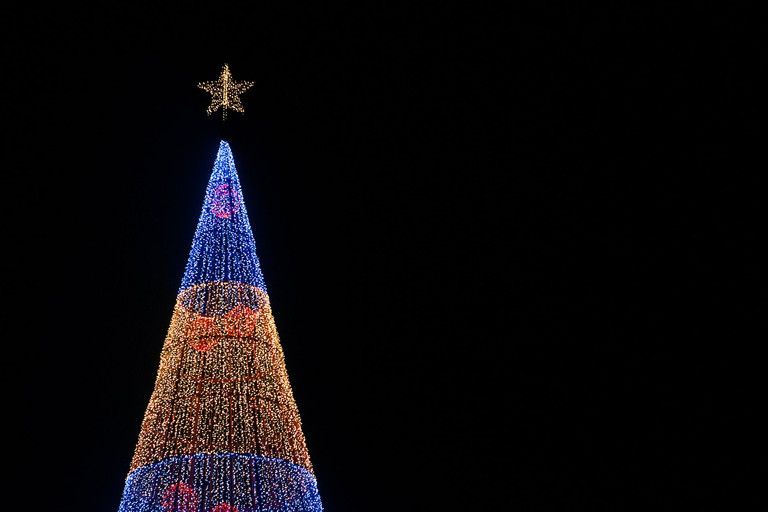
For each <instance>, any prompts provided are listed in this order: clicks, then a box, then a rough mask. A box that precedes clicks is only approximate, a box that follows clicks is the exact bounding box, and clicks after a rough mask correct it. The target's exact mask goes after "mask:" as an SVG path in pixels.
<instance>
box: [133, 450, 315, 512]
mask: <svg viewBox="0 0 768 512" xmlns="http://www.w3.org/2000/svg"><path fill="white" fill-rule="evenodd" d="M181 489H183V493H182V492H180V490H181ZM222 505H227V506H222ZM217 507H218V509H219V510H226V511H227V512H229V511H231V512H234V511H235V510H236V511H238V512H272V511H280V512H320V511H322V509H323V507H322V504H321V502H320V496H319V494H318V492H317V482H316V480H315V477H314V476H313V475H312V473H310V472H309V471H307V470H306V469H305V468H302V467H301V466H297V465H295V464H291V463H290V462H287V461H284V460H282V459H271V458H267V457H258V456H256V455H252V454H234V453H227V454H204V453H198V454H195V455H185V456H180V457H173V458H169V459H165V460H163V461H160V462H157V463H155V464H150V465H147V466H142V467H140V468H138V469H136V470H135V471H133V472H132V473H131V474H130V475H128V479H127V480H126V485H125V492H124V493H123V500H122V502H121V503H120V509H119V511H118V512H171V511H173V512H193V511H194V512H197V511H203V510H205V511H213V510H215V509H216V508H217Z"/></svg>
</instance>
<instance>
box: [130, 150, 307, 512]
mask: <svg viewBox="0 0 768 512" xmlns="http://www.w3.org/2000/svg"><path fill="white" fill-rule="evenodd" d="M321 510H322V504H321V501H320V496H319V494H318V492H317V482H316V480H315V476H314V473H313V470H312V465H311V463H310V461H309V455H308V454H307V448H306V444H305V442H304V434H303V432H302V429H301V421H300V419H299V413H298V410H297V408H296V403H295V401H294V398H293V393H292V391H291V386H290V384H289V382H288V376H287V373H286V370H285V364H284V357H283V351H282V348H281V345H280V341H279V339H278V336H277V331H276V329H275V322H274V319H273V317H272V311H271V308H270V304H269V296H268V295H267V289H266V287H265V286H264V280H263V278H262V274H261V268H260V266H259V260H258V258H257V257H256V246H255V243H254V239H253V233H252V231H251V227H250V223H249V222H248V215H247V213H246V210H245V203H244V202H243V196H242V191H241V189H240V181H239V179H238V176H237V171H236V170H235V163H234V160H233V158H232V152H231V150H230V147H229V145H228V144H227V143H226V142H224V141H222V142H221V145H220V147H219V152H218V155H217V156H216V162H215V164H214V167H213V173H212V174H211V178H210V181H209V183H208V189H207V191H206V195H205V201H204V203H203V211H202V213H201V215H200V221H199V223H198V226H197V231H196V233H195V237H194V241H193V243H192V250H191V252H190V255H189V262H188V263H187V268H186V271H185V273H184V279H183V280H182V283H181V288H180V289H179V294H178V297H177V299H176V306H175V308H174V311H173V317H172V319H171V325H170V328H169V329H168V334H167V336H166V339H165V343H164V345H163V350H162V354H161V358H160V369H159V370H158V374H157V380H156V382H155V389H154V391H153V393H152V397H151V399H150V402H149V406H148V407H147V410H146V413H145V415H144V421H143V423H142V426H141V434H140V436H139V441H138V445H137V446H136V451H135V454H134V457H133V461H132V463H131V468H130V472H129V474H128V477H127V479H126V483H125V490H124V492H123V499H122V502H121V504H120V509H119V512H150V511H151V512H267V511H285V512H300V511H301V512H304V511H308V512H317V511H321Z"/></svg>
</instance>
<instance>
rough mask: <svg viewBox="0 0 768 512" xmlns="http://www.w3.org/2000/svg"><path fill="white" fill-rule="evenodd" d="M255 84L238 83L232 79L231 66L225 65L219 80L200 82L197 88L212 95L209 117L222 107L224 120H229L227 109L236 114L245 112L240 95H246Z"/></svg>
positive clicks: (208, 111)
mask: <svg viewBox="0 0 768 512" xmlns="http://www.w3.org/2000/svg"><path fill="white" fill-rule="evenodd" d="M252 85H253V82H246V81H238V80H234V79H233V78H232V73H231V72H230V71H229V65H228V64H224V67H223V68H222V69H221V75H220V76H219V79H218V80H214V81H211V82H199V83H198V84H197V86H198V87H199V88H200V89H203V90H204V91H206V92H209V93H210V94H211V104H210V106H209V107H208V110H207V111H206V112H207V114H208V115H211V114H212V113H213V112H216V111H217V110H218V109H219V107H221V112H222V115H223V118H224V119H225V120H226V119H227V109H229V108H231V109H232V110H234V111H236V112H241V113H242V112H244V111H245V110H244V109H243V104H242V103H241V102H240V96H239V95H240V94H242V93H244V92H245V91H246V90H247V89H248V88H249V87H251V86H252Z"/></svg>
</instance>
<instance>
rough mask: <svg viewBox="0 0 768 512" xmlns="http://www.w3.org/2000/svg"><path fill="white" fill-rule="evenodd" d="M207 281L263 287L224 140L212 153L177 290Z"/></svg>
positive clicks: (241, 196) (232, 166) (233, 168)
mask: <svg viewBox="0 0 768 512" xmlns="http://www.w3.org/2000/svg"><path fill="white" fill-rule="evenodd" d="M211 282H238V283H243V284H247V285H251V286H256V287H258V288H261V289H262V290H264V292H266V291H267V289H266V286H264V278H263V276H262V274H261V267H260V265H259V259H258V258H257V257H256V243H255V241H254V239H253V232H252V231H251V226H250V223H249V222H248V214H247V212H246V210H245V203H244V202H243V194H242V190H241V188H240V179H239V178H238V176H237V170H236V169H235V160H234V158H233V157H232V150H231V149H230V147H229V144H227V143H226V142H225V141H221V144H220V146H219V152H218V154H217V155H216V162H215V163H214V165H213V173H212V174H211V178H210V180H209V182H208V188H207V190H206V194H205V202H204V204H203V211H202V213H201V214H200V220H199V222H198V224H197V230H196V231H195V238H194V240H193V241H192V249H191V251H190V254H189V261H188V263H187V268H186V271H185V272H184V279H183V280H182V282H181V288H180V289H179V293H181V292H182V291H184V290H186V289H187V288H190V287H192V286H195V285H198V284H204V283H211Z"/></svg>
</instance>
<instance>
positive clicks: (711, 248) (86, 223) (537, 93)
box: [3, 2, 764, 512]
mask: <svg viewBox="0 0 768 512" xmlns="http://www.w3.org/2000/svg"><path fill="white" fill-rule="evenodd" d="M361 4H364V3H363V2H359V3H352V4H349V5H344V4H336V5H326V3H317V2H316V3H310V4H309V5H298V4H293V3H288V2H281V3H279V4H277V6H271V7H264V6H261V7H259V6H257V7H255V8H254V7H253V6H251V10H245V9H242V8H239V7H232V8H231V9H229V10H228V11H225V14H222V13H221V12H220V10H219V8H217V7H214V6H212V5H209V4H207V3H206V4H202V3H200V4H193V5H191V6H187V7H185V8H183V9H179V8H174V9H171V8H167V7H163V6H151V7H149V6H144V7H125V9H124V10H116V9H115V8H114V7H109V8H107V7H95V6H93V5H88V4H78V3H77V2H75V3H67V4H66V5H64V4H62V5H60V6H56V7H41V6H37V7H27V8H23V9H22V8H20V7H16V8H13V9H12V10H11V13H12V14H13V15H12V16H8V17H6V20H7V21H6V23H9V24H10V25H12V26H11V27H10V29H9V30H7V31H5V36H4V37H5V38H7V42H6V43H4V50H3V51H4V52H5V53H6V57H7V59H5V60H6V65H5V69H6V78H4V81H5V82H6V84H5V85H6V86H8V85H10V87H11V89H10V92H9V93H7V94H6V96H5V107H6V110H10V113H11V115H10V116H6V122H7V128H6V130H5V138H6V142H7V143H9V144H8V149H7V150H6V151H5V154H4V159H5V161H6V163H8V164H9V165H8V167H7V168H6V169H5V173H4V174H5V176H6V178H7V179H6V186H7V187H8V188H7V189H6V193H7V194H8V195H9V196H11V197H13V198H14V200H13V201H12V202H11V203H10V204H11V207H10V211H9V212H8V217H9V218H10V219H13V220H12V221H11V222H9V225H10V226H9V229H8V230H7V235H8V236H9V238H8V239H7V240H8V241H9V245H8V247H10V248H11V251H12V253H13V254H14V255H15V256H18V258H13V260H12V261H14V263H13V265H14V266H15V267H16V268H7V269H6V273H7V275H8V276H10V278H11V279H10V282H11V283H13V285H14V287H13V289H14V290H19V291H18V293H16V292H14V293H16V295H17V296H18V300H16V301H15V303H16V305H18V306H21V307H20V309H21V311H19V312H16V311H15V310H14V312H13V315H14V318H16V319H23V320H21V321H22V322H23V323H24V324H25V325H24V327H23V328H22V329H21V330H20V331H18V332H20V333H21V334H18V335H15V336H16V340H17V341H13V342H12V341H11V339H8V340H7V341H6V343H7V345H9V346H13V348H14V350H16V349H19V352H18V354H16V353H14V354H13V357H12V358H11V359H10V360H6V361H7V362H6V365H7V366H9V367H11V368H10V370H11V371H10V373H9V374H8V375H9V376H10V379H11V380H10V383H9V385H8V387H7V388H6V392H7V394H10V395H13V396H12V399H11V402H10V404H9V405H8V407H9V408H10V409H7V410H6V413H7V416H6V422H9V423H12V424H13V425H14V426H15V427H17V428H19V430H20V431H21V433H22V440H23V442H19V443H15V442H12V444H13V445H17V446H12V447H11V448H12V449H13V450H14V453H15V450H16V449H18V448H22V449H23V450H24V453H23V457H22V461H23V462H22V465H21V467H22V468H23V471H19V472H18V476H19V486H21V487H20V488H21V489H23V490H24V492H23V493H22V494H21V495H22V496H25V497H26V498H25V499H27V500H32V501H34V502H37V500H39V499H41V498H40V497H41V496H45V500H52V501H51V502H50V503H51V507H52V510H57V511H61V512H66V511H78V512H80V511H86V510H93V511H104V510H116V509H117V506H118V504H119V501H120V497H121V493H122V487H123V481H124V478H125V476H126V473H127V470H128V466H129V463H130V459H131V457H132V454H133V449H134V446H135V443H136V440H137V437H138V433H139V427H140V423H141V419H142V416H143V412H144V409H145V407H146V404H147V401H148V399H149V396H150V393H151V391H152V388H153V384H154V378H155V373H156V370H157V365H158V362H159V354H160V349H161V346H162V343H163V339H164V336H165V332H166V329H167V327H168V323H169V322H170V317H171V312H172V308H173V305H174V301H175V294H176V292H177V289H178V286H179V283H180V282H181V278H182V274H183V270H184V265H185V263H186V259H187V256H188V251H189V246H190V244H191V240H192V236H193V233H194V229H195V226H196V223H197V218H198V215H199V212H200V207H201V205H202V201H203V194H204V190H205V185H206V183H207V179H208V177H209V174H210V171H211V168H212V164H213V160H214V158H215V155H216V151H217V147H218V144H219V141H220V140H221V139H222V138H224V139H226V140H227V141H228V142H229V143H230V144H231V146H232V150H233V154H234V157H235V162H236V165H237V169H238V172H239V174H240V178H241V183H242V186H243V192H244V197H245V201H246V205H247V208H248V212H249V215H250V221H251V225H252V227H253V230H254V235H255V238H256V244H257V250H258V255H259V258H260V261H261V264H262V269H263V272H264V276H265V281H266V283H267V287H268V289H269V293H270V297H271V301H272V305H273V310H274V313H275V318H276V322H277V327H278V331H279V333H280V335H281V340H282V344H283V348H284V350H285V354H286V363H287V368H288V373H289V377H290V379H291V383H292V385H293V388H294V393H295V396H296V399H297V403H298V406H299V410H300V412H301V415H302V419H303V423H304V432H305V434H306V437H307V443H308V448H309V452H310V456H311V457H312V460H313V463H314V465H315V470H316V474H317V478H318V482H319V489H320V493H321V496H322V498H323V501H324V504H325V506H326V509H327V510H329V511H331V512H344V511H355V512H362V511H370V512H376V511H385V510H386V511H391V510H400V511H411V510H413V511H416V510H435V511H437V510H441V511H442V510H446V511H448V510H451V511H452V510H526V511H538V510H593V511H596V510H614V511H618V510H634V509H636V508H640V507H646V508H647V507H653V508H656V509H666V508H667V507H670V508H671V507H672V506H683V508H685V505H686V504H688V505H689V504H690V503H691V495H692V494H693V493H695V494H696V498H697V499H704V500H709V501H710V502H711V503H714V501H712V500H715V499H716V498H715V494H716V490H717V489H719V488H722V482H723V479H725V478H731V477H733V475H734V474H736V475H738V476H739V478H741V482H742V484H743V485H751V484H750V480H749V476H748V475H749V472H748V470H747V469H745V468H748V467H749V466H744V465H739V466H734V465H728V464H723V463H722V460H723V458H724V457H725V456H726V455H727V454H729V453H732V452H733V451H739V450H740V448H738V447H737V446H736V444H737V440H736V439H739V438H740V439H743V438H745V437H748V436H747V434H748V433H749V432H750V429H751V428H754V427H752V426H751V423H750V422H751V421H753V416H752V415H753V414H754V413H752V412H750V411H751V410H752V409H751V408H750V404H751V402H750V400H749V398H748V397H749V393H750V391H749V390H750V389H751V383H752V382H753V381H752V380H751V379H753V378H754V373H753V372H752V369H754V364H755V363H754V362H752V361H753V359H752V358H751V357H750V356H749V347H748V346H747V345H741V343H742V342H745V341H746V340H745V339H744V338H743V337H742V336H741V335H740V334H738V330H739V329H740V328H741V326H742V325H743V321H742V317H743V318H748V317H749V316H750V314H751V313H753V312H754V313H756V308H755V307H754V306H753V307H752V309H750V307H749V306H745V307H743V308H739V312H740V315H738V316H736V315H734V316H731V314H732V312H731V311H730V309H729V307H726V306H732V305H733V304H734V303H735V302H738V301H739V297H740V296H739V295H733V294H732V293H731V292H729V291H726V290H730V289H731V286H735V287H738V286H742V285H743V283H744V281H745V280H746V279H748V276H750V275H751V273H752V272H753V271H756V270H757V266H756V264H755V263H754V259H753V257H754V256H755V254H756V253H755V252H754V249H752V248H751V247H752V244H753V243H754V242H756V240H757V234H756V233H757V231H753V230H751V228H749V227H747V224H748V223H749V222H752V221H753V219H754V215H755V212H756V211H757V204H758V203H757V201H756V199H755V197H756V195H755V194H754V192H755V189H754V188H753V187H751V186H749V185H748V182H749V173H750V172H752V170H753V169H754V168H755V167H756V166H755V160H752V159H750V158H751V157H745V155H751V154H753V153H754V150H755V149H756V148H758V140H759V141H763V140H764V137H763V136H762V135H763V134H764V129H763V128H759V129H758V128H757V127H758V126H760V125H759V124H758V123H757V121H756V119H757V118H756V117H752V114H751V112H750V111H748V110H747V111H743V110H740V109H741V106H740V105H742V103H741V102H742V100H743V99H744V98H745V97H751V96H753V95H756V90H757V88H756V85H755V83H756V82H755V80H756V72H755V71H754V70H753V68H750V67H749V66H748V64H749V59H748V58H747V57H746V56H745V55H746V54H744V53H739V52H736V53H735V54H732V53H731V52H730V51H729V49H728V47H727V45H726V39H727V38H726V37H725V35H724V34H725V31H726V30H727V29H730V28H738V26H737V25H738V24H737V23H735V22H731V21H729V18H728V17H727V16H725V15H722V16H721V15H720V13H719V12H718V11H717V10H716V9H715V8H714V7H708V6H701V7H700V9H699V11H697V12H695V13H684V14H683V13H672V12H649V11H645V10H643V9H642V8H631V7H628V6H623V7H617V6H614V7H611V8H609V9H608V10H606V9H605V8H603V7H601V8H597V7H587V6H581V7H576V6H571V7H562V6H555V5H549V6H544V5H539V3H538V2H537V3H536V4H537V5H538V7H537V8H536V9H533V8H530V7H515V8H512V9H511V10H508V11H506V12H501V11H494V10H490V9H486V8H483V7H479V6H478V7H472V8H468V9H458V8H456V7H452V6H451V5H449V4H445V3H433V4H431V5H422V6H421V7H415V6H413V5H411V6H406V7H396V6H395V4H394V3H393V4H389V3H378V4H376V5H373V4H367V3H365V4H366V5H361ZM9 34H10V37H8V36H9ZM743 44H744V45H749V42H748V41H745V42H744V43H743ZM225 62H227V63H229V65H230V68H231V70H232V73H233V75H234V77H235V78H236V79H239V80H253V81H255V82H256V85H255V86H254V87H252V88H251V89H250V90H249V91H248V92H246V93H245V94H244V95H243V96H242V101H243V104H244V107H245V110H246V113H245V115H242V116H241V115H239V114H236V113H232V114H230V116H229V118H228V120H227V122H226V125H224V124H223V123H222V121H221V119H220V116H212V117H206V115H205V109H206V107H207V105H208V103H209V95H208V94H207V93H205V92H204V91H202V90H199V89H197V88H196V83H197V82H198V81H206V80H213V79H215V78H217V76H218V73H219V71H220V69H221V66H222V65H223V64H224V63H225ZM734 112H738V113H739V114H740V115H741V116H743V117H742V118H741V120H740V121H739V122H736V120H735V119H736V118H735V116H733V114H734ZM745 118H746V120H745ZM744 302H745V304H748V302H747V301H744ZM9 336H10V335H9ZM737 347H738V348H737ZM740 379H746V380H743V381H742V380H740ZM736 382H738V384H736ZM17 404H18V405H17ZM11 409H12V411H11ZM731 423H733V424H734V425H736V424H738V425H739V426H740V432H741V436H733V434H732V432H731V430H730V427H731V426H732V425H731ZM743 496H744V494H743V493H742V494H738V493H734V494H732V495H731V497H730V498H729V500H730V501H727V502H726V503H728V504H729V505H734V504H739V503H740V502H739V501H738V500H740V499H744V498H743ZM718 503H719V502H718ZM33 508H39V507H33ZM736 508H738V507H736ZM726 509H728V510H734V509H735V508H734V507H733V506H730V507H726Z"/></svg>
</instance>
